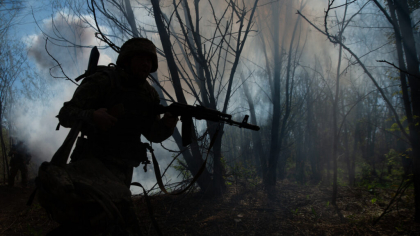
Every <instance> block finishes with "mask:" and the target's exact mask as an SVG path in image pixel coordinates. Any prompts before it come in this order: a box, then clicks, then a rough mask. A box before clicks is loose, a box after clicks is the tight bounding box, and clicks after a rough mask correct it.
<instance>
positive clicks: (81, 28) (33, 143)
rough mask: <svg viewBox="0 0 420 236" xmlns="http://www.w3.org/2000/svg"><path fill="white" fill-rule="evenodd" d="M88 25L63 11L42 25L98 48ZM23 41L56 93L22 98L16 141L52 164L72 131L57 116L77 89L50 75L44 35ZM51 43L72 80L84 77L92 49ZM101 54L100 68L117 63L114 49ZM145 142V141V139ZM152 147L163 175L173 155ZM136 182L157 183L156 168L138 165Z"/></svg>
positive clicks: (56, 72) (172, 172)
mask: <svg viewBox="0 0 420 236" xmlns="http://www.w3.org/2000/svg"><path fill="white" fill-rule="evenodd" d="M85 26H86V25H84V24H83V23H82V22H80V21H78V18H77V17H75V16H72V15H67V14H64V13H63V12H59V13H57V14H56V15H55V16H54V17H53V19H52V20H51V19H50V20H44V21H43V22H42V24H41V28H42V31H43V32H44V33H45V34H47V35H49V36H54V35H55V36H57V33H58V34H59V35H60V36H62V37H63V38H66V39H67V40H68V41H70V42H77V43H78V44H80V45H89V46H99V45H100V42H99V41H98V40H97V39H96V38H95V31H94V30H93V29H91V28H86V27H85ZM57 30H58V31H57ZM101 30H102V31H105V32H106V30H107V28H106V27H101ZM54 32H55V33H54ZM51 38H52V37H51ZM51 38H50V40H51ZM22 40H23V42H25V43H26V45H27V47H28V55H29V58H30V59H31V60H32V62H33V63H34V65H36V68H37V70H38V71H40V72H41V73H42V74H43V75H44V78H43V80H44V81H43V82H44V83H49V84H50V85H51V86H50V87H49V91H48V92H49V93H51V94H53V95H52V96H50V98H48V99H38V100H34V99H31V98H29V97H25V96H22V97H21V98H20V99H19V101H18V102H17V103H18V104H20V106H18V107H17V108H16V109H15V110H14V114H13V115H14V117H15V119H14V124H15V133H16V136H17V138H18V139H20V140H23V141H24V142H25V143H26V144H27V146H28V148H29V149H30V151H31V153H32V155H33V156H34V159H35V160H34V162H37V163H38V164H39V163H41V162H43V161H50V159H51V157H52V156H53V154H54V153H55V151H56V150H57V149H58V148H59V147H60V145H61V144H62V143H63V141H64V139H65V137H66V136H67V134H68V132H69V129H67V128H64V127H61V128H60V130H59V131H56V130H55V129H56V126H57V124H58V119H57V118H56V117H55V116H56V115H57V114H58V112H59V110H60V108H61V107H62V105H63V103H64V102H66V101H69V100H70V99H71V97H72V95H73V93H74V91H75V89H76V88H77V86H76V85H74V84H72V83H71V82H69V81H64V79H54V78H52V77H51V76H50V75H49V70H50V68H52V67H54V66H55V65H56V62H55V61H54V60H53V59H52V58H51V57H50V56H49V55H48V53H47V52H46V50H45V40H46V36H45V35H44V34H41V33H40V34H34V35H30V36H27V37H25V38H23V39H22ZM50 40H49V41H48V46H47V48H48V52H49V53H50V54H51V55H52V56H54V58H55V59H56V60H57V61H59V62H60V64H61V65H62V68H63V70H64V72H65V73H66V74H67V75H68V76H69V77H70V78H75V77H77V76H78V75H80V74H82V73H83V72H84V70H85V69H86V67H87V63H88V59H89V54H90V48H74V47H60V46H57V45H55V44H59V45H61V46H69V44H68V43H64V42H62V41H61V42H60V41H54V40H51V41H50ZM100 53H101V55H100V59H99V63H98V64H99V65H107V64H109V63H111V62H115V61H116V57H117V55H116V53H115V52H113V51H112V50H110V49H107V50H100ZM52 74H53V75H55V76H62V74H61V69H59V68H55V69H54V70H52ZM142 140H143V141H146V140H145V139H144V138H143V139H142ZM163 145H164V146H165V147H167V148H169V149H172V150H177V147H176V145H175V143H173V142H172V141H169V140H168V141H165V142H164V143H163ZM153 148H154V149H155V155H156V157H157V159H158V161H159V162H160V163H159V164H160V167H161V169H162V172H163V170H164V169H165V168H166V166H167V165H168V164H169V162H170V161H171V160H172V158H171V153H169V152H167V151H165V150H164V149H162V148H161V147H160V145H159V144H154V146H153ZM175 172H176V171H175V170H174V169H173V168H170V170H169V171H168V173H167V174H166V176H170V177H168V179H171V178H172V181H174V180H175V179H176V173H175ZM171 176H174V177H171ZM133 181H138V182H140V183H142V184H143V186H145V187H146V188H150V187H152V186H153V185H154V184H155V183H156V180H155V176H154V173H153V165H149V166H148V172H147V173H144V171H143V166H139V167H138V168H137V169H136V170H135V171H134V176H133ZM132 191H133V193H140V192H141V189H139V188H132Z"/></svg>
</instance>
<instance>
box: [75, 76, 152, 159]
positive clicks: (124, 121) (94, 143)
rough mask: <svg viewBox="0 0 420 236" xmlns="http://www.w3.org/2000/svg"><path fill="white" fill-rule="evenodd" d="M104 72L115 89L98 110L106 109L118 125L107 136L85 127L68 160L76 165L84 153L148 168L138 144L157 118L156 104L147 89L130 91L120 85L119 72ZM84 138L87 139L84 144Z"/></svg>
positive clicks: (145, 157) (145, 152) (144, 150)
mask: <svg viewBox="0 0 420 236" xmlns="http://www.w3.org/2000/svg"><path fill="white" fill-rule="evenodd" d="M103 72H104V73H106V74H107V76H108V78H109V79H111V80H112V81H113V85H114V86H113V87H114V88H113V92H112V94H111V96H109V97H108V98H107V99H105V100H104V101H103V102H101V103H100V104H98V107H97V108H98V109H99V108H103V107H105V108H107V109H108V112H109V113H110V114H111V115H113V116H115V117H116V118H117V119H118V122H117V123H116V124H115V126H113V127H111V128H110V129H109V130H108V131H106V132H101V131H98V130H94V129H92V127H89V125H85V126H84V127H83V128H82V134H83V135H82V137H79V139H78V141H77V143H76V148H75V150H74V152H73V154H72V156H71V159H72V161H75V160H77V159H78V158H80V157H81V156H83V155H84V153H83V152H85V153H86V152H87V153H89V154H88V155H92V154H94V155H96V156H98V157H99V158H100V159H106V160H109V161H116V162H120V163H125V164H128V165H131V166H134V167H137V166H139V165H140V163H142V164H145V165H147V164H149V163H150V161H149V160H148V158H147V151H146V144H143V143H141V142H140V135H141V134H142V133H144V132H148V129H150V126H151V124H152V123H153V121H154V120H155V116H156V115H155V113H154V112H153V110H152V109H153V105H154V104H156V105H157V104H158V103H159V100H156V99H153V91H152V87H151V86H150V85H145V86H142V87H141V88H129V87H127V86H124V85H122V84H121V80H120V78H119V75H118V71H116V70H115V69H114V68H110V69H106V70H103ZM87 79H88V78H87ZM85 80H86V79H85ZM86 81H87V80H86ZM146 83H147V82H146ZM84 135H86V136H87V140H86V139H85V138H84V137H83V136H84Z"/></svg>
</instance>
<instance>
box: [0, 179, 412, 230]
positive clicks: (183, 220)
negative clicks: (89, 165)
mask: <svg viewBox="0 0 420 236" xmlns="http://www.w3.org/2000/svg"><path fill="white" fill-rule="evenodd" d="M32 190H33V186H32V187H29V188H27V189H22V188H19V187H16V188H12V189H11V188H8V187H6V186H0V235H10V236H17V235H35V236H40V235H45V234H46V233H47V232H49V231H50V230H51V229H53V228H55V227H57V224H56V223H55V222H53V221H51V220H50V219H49V218H48V217H47V215H46V213H45V212H44V210H43V209H42V208H41V207H40V206H39V204H37V202H36V201H35V202H34V203H33V204H32V206H30V207H27V206H26V205H25V204H26V202H27V200H28V198H29V196H30V194H31V193H32ZM276 191H277V193H276V194H275V197H274V198H272V199H269V198H268V197H267V196H266V194H265V193H264V192H263V191H262V189H261V188H260V187H243V186H241V187H238V186H235V185H232V186H229V189H228V193H226V194H225V196H224V197H223V198H220V199H210V198H207V197H206V196H205V195H202V194H199V193H187V194H183V195H181V196H165V195H157V196H156V195H155V196H152V197H150V199H151V204H152V207H153V211H154V217H155V218H156V220H157V222H158V225H159V228H160V230H161V231H162V232H163V235H226V236H228V235H420V225H419V224H415V223H414V222H413V220H412V216H413V213H414V210H413V209H414V205H413V192H412V190H408V191H407V192H406V194H405V195H404V196H403V197H402V198H401V200H400V201H399V202H398V204H395V205H394V206H393V207H392V211H391V212H390V213H388V214H387V215H385V216H384V217H383V218H382V219H381V221H379V223H378V224H377V225H375V226H372V222H373V220H374V219H376V218H377V217H378V216H379V215H380V214H381V213H382V211H383V209H384V208H385V207H386V206H387V204H388V202H389V200H390V199H391V198H392V196H393V190H386V189H373V190H371V191H369V190H368V189H364V188H349V187H340V188H339V194H338V200H337V205H338V208H339V210H340V212H341V213H342V215H343V217H344V218H343V219H342V220H341V218H340V217H339V216H338V214H337V211H336V209H335V208H334V207H333V206H332V205H331V204H330V202H329V201H330V195H331V191H332V189H331V188H330V187H325V186H322V185H317V186H299V185H297V184H294V183H288V182H287V181H286V182H283V183H279V184H278V188H277V189H276ZM133 200H134V202H135V206H136V208H137V211H138V215H139V220H140V223H141V225H142V229H143V233H144V235H157V233H156V231H155V228H154V227H153V225H152V223H151V218H150V216H149V212H148V210H147V205H146V201H145V198H144V197H143V196H140V195H138V196H133Z"/></svg>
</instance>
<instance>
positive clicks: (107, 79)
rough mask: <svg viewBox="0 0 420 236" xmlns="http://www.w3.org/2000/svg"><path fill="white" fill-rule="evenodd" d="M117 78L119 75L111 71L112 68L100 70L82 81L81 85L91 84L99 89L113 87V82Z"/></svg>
mask: <svg viewBox="0 0 420 236" xmlns="http://www.w3.org/2000/svg"><path fill="white" fill-rule="evenodd" d="M119 76H120V75H119V73H118V72H117V71H116V70H115V69H112V68H109V69H108V68H107V69H102V70H100V71H97V72H96V73H94V74H93V75H91V76H89V77H86V78H85V79H84V80H83V82H82V84H83V83H91V84H96V85H98V86H100V87H103V86H105V87H108V86H113V85H115V81H116V79H117V78H118V77H119Z"/></svg>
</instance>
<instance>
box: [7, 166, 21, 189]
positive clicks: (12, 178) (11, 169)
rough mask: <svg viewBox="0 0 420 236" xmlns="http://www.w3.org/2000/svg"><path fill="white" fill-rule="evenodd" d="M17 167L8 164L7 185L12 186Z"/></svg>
mask: <svg viewBox="0 0 420 236" xmlns="http://www.w3.org/2000/svg"><path fill="white" fill-rule="evenodd" d="M18 170H19V169H18V168H17V167H16V165H11V166H10V175H9V186H10V187H13V186H15V178H16V175H17V173H18Z"/></svg>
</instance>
